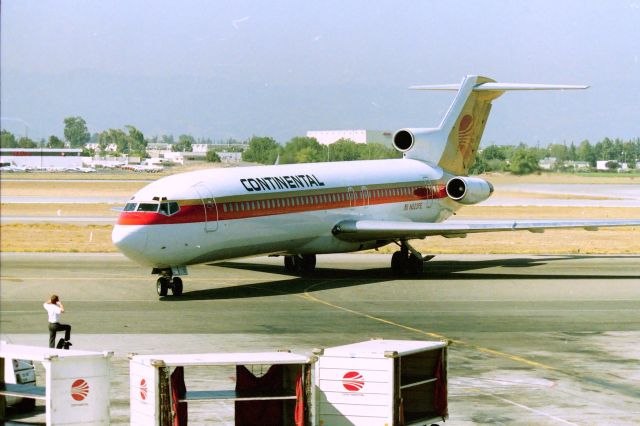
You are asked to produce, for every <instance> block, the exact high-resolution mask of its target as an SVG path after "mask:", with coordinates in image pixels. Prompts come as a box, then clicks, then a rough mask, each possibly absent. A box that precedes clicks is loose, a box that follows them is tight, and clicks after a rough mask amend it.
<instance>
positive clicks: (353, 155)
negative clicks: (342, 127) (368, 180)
mask: <svg viewBox="0 0 640 426" xmlns="http://www.w3.org/2000/svg"><path fill="white" fill-rule="evenodd" d="M362 145H363V146H364V147H366V145H365V144H362ZM327 149H328V150H329V152H330V154H329V155H330V160H331V161H353V160H360V159H361V158H362V157H361V152H360V149H359V148H358V144H357V143H355V142H354V141H352V140H350V139H339V140H337V141H335V142H334V143H332V144H331V145H330V146H329V145H327Z"/></svg>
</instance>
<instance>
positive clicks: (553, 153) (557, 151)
mask: <svg viewBox="0 0 640 426" xmlns="http://www.w3.org/2000/svg"><path fill="white" fill-rule="evenodd" d="M548 151H549V156H550V157H554V158H555V159H556V161H557V162H558V163H563V162H565V161H567V160H568V159H569V150H568V149H567V147H566V145H562V144H559V143H553V144H551V145H549V148H548Z"/></svg>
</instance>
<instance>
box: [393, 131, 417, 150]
mask: <svg viewBox="0 0 640 426" xmlns="http://www.w3.org/2000/svg"><path fill="white" fill-rule="evenodd" d="M414 143H415V138H414V137H413V133H411V131H409V130H406V129H402V130H398V131H397V132H396V134H395V135H393V146H394V148H395V149H397V150H398V151H400V152H407V151H409V150H410V149H411V148H412V147H413V144H414Z"/></svg>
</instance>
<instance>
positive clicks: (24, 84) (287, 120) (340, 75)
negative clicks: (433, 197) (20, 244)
mask: <svg viewBox="0 0 640 426" xmlns="http://www.w3.org/2000/svg"><path fill="white" fill-rule="evenodd" d="M1 8H2V9H1V13H2V28H1V37H2V40H1V42H2V46H1V48H2V50H1V67H2V81H1V82H2V86H1V91H2V93H1V96H2V99H1V101H2V105H1V108H2V111H1V112H2V127H3V128H6V129H8V130H10V131H12V132H15V133H17V134H19V135H22V134H24V132H25V131H26V130H27V128H28V132H29V136H30V137H32V138H41V137H45V138H46V137H48V136H49V135H51V134H56V135H58V136H62V130H63V119H64V118H65V117H68V116H71V115H80V116H82V117H84V118H85V120H86V121H87V123H88V125H89V130H90V131H91V132H99V131H102V130H105V129H108V128H110V127H113V128H122V127H123V126H124V125H127V124H132V125H134V126H136V127H138V128H139V129H141V130H142V131H143V132H144V133H145V135H147V136H150V135H156V134H162V133H172V134H174V135H175V136H177V135H179V134H182V133H190V134H193V135H194V136H196V137H211V138H214V139H221V138H227V137H234V138H238V139H243V138H247V137H249V136H251V135H253V134H256V135H266V136H272V137H275V138H276V139H277V140H278V141H280V142H286V141H287V140H288V139H290V138H291V137H293V136H296V135H304V134H305V133H306V131H307V130H325V129H357V128H368V129H379V130H392V131H393V130H396V129H397V128H400V127H406V126H411V127H430V126H435V125H437V124H438V123H439V121H440V119H441V117H442V115H443V114H444V112H445V111H446V109H447V107H448V105H449V103H450V102H451V100H452V98H453V93H434V92H414V91H409V90H407V87H408V86H410V85H412V84H438V83H457V82H459V81H460V80H461V79H462V77H463V76H464V75H466V74H480V75H486V76H488V77H491V78H494V79H496V80H498V81H506V82H528V83H559V84H562V83H564V84H588V85H591V88H590V89H589V90H587V91H580V92H576V91H569V92H559V93H550V92H539V93H507V94H505V95H504V96H503V97H502V98H500V99H498V100H497V101H495V102H494V108H493V110H492V114H491V117H490V119H489V122H488V125H487V128H486V131H485V135H484V138H483V143H484V144H485V145H486V144H488V143H493V142H495V143H501V144H508V143H517V142H519V141H525V142H528V143H532V144H533V143H537V142H539V143H541V144H545V145H546V144H547V143H549V142H563V141H567V142H570V141H576V142H579V141H581V140H583V139H589V140H591V141H597V140H599V139H601V138H603V137H605V136H609V137H620V138H624V139H628V138H632V137H640V0H624V1H602V0H600V1H584V0H581V1H555V0H552V1H527V2H524V1H397V0H396V1H376V2H371V1H345V0H341V1H322V2H309V1H308V2H301V1H268V2H258V1H236V0H234V1H189V0H187V1H180V2H178V1H174V0H172V1H136V0H122V1H104V0H101V1H98V0H76V1H70V0H55V1H53V0H50V1H47V0H37V1H36V0H33V1H32V0H4V1H2V3H1Z"/></svg>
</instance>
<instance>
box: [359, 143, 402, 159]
mask: <svg viewBox="0 0 640 426" xmlns="http://www.w3.org/2000/svg"><path fill="white" fill-rule="evenodd" d="M358 148H359V149H360V159H361V160H383V159H386V158H402V153H401V152H400V151H397V150H396V149H394V148H389V147H388V146H385V145H383V144H381V143H376V142H372V143H367V144H359V146H358Z"/></svg>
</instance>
